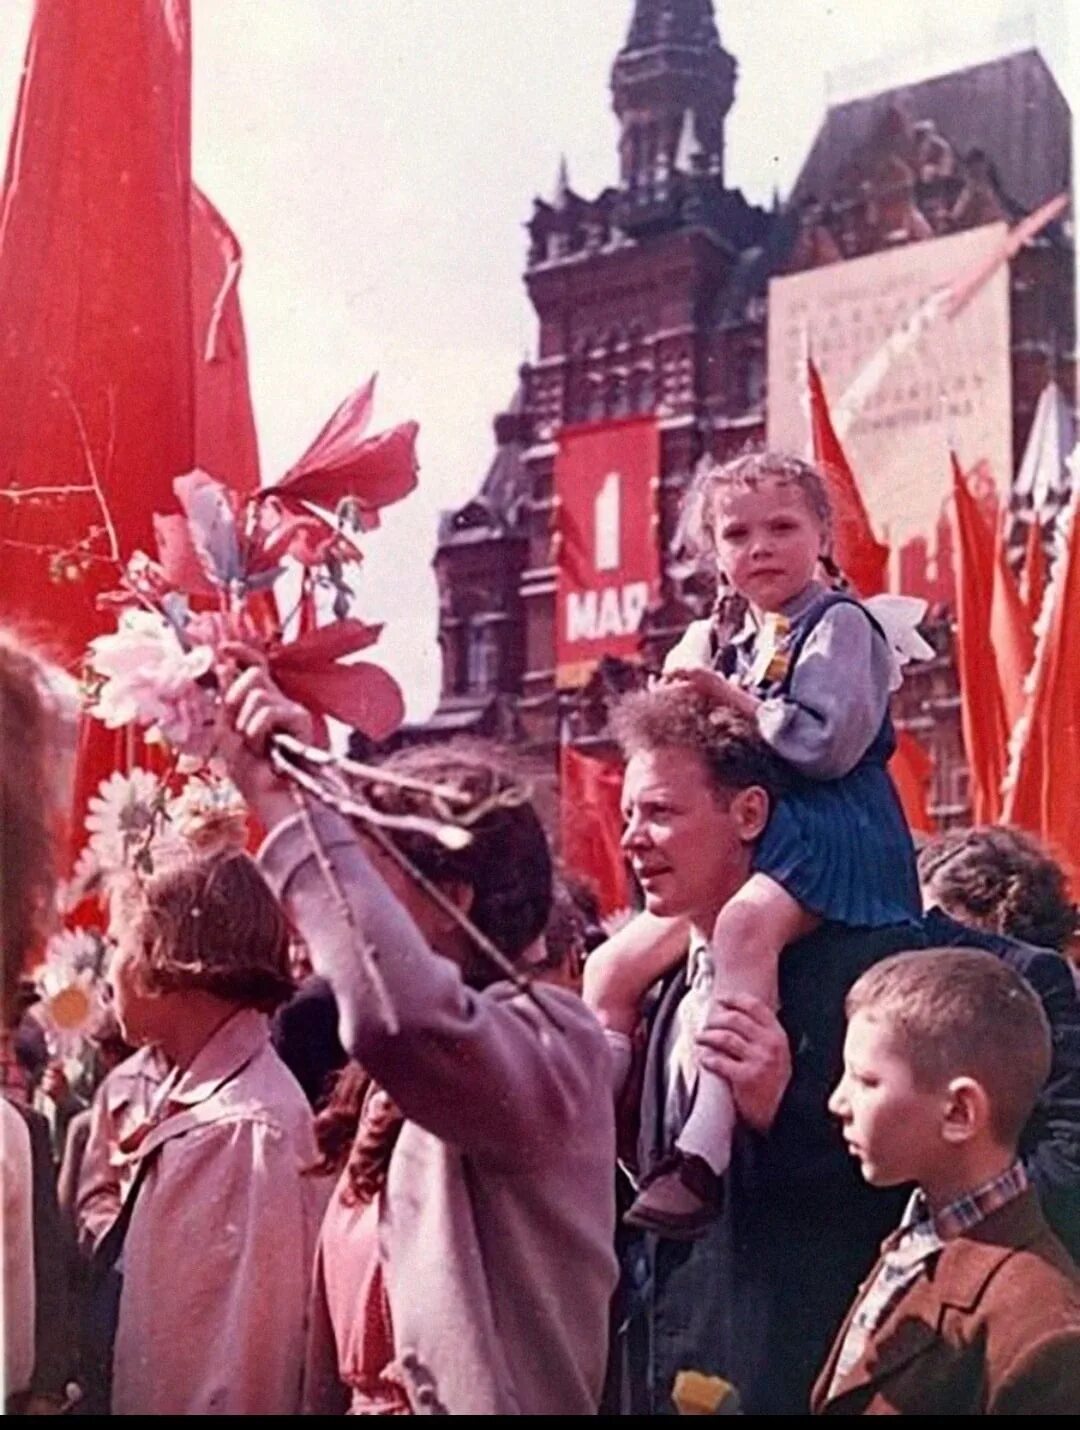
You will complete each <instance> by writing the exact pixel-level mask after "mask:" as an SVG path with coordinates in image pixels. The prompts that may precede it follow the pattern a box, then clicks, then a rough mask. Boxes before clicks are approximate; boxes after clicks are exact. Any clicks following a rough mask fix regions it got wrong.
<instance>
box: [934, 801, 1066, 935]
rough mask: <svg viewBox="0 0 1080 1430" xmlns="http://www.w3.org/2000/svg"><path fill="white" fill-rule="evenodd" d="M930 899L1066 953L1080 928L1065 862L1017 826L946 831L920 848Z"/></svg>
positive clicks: (958, 913)
mask: <svg viewBox="0 0 1080 1430" xmlns="http://www.w3.org/2000/svg"><path fill="white" fill-rule="evenodd" d="M919 878H920V880H921V881H922V884H923V887H924V888H925V889H926V890H927V892H928V894H929V896H930V898H932V899H933V901H934V902H935V903H938V904H940V905H941V906H942V907H943V908H944V909H946V910H947V911H948V912H949V913H952V914H955V915H956V917H957V918H959V919H961V920H963V919H964V918H965V917H967V918H970V919H972V920H973V921H974V922H975V923H977V924H980V925H983V926H989V927H990V928H992V929H994V930H996V931H997V932H998V933H1003V934H1007V935H1008V936H1009V937H1010V938H1016V939H1020V940H1021V941H1022V942H1024V943H1033V944H1037V945H1039V947H1041V948H1056V949H1060V950H1061V951H1062V952H1064V950H1065V948H1066V946H1067V945H1068V943H1069V940H1070V939H1071V938H1073V937H1074V936H1075V934H1076V933H1077V932H1078V931H1080V920H1078V918H1077V909H1076V905H1075V904H1073V903H1072V902H1071V901H1070V899H1069V895H1068V885H1067V881H1066V878H1065V874H1064V872H1063V870H1062V869H1061V866H1060V865H1059V864H1057V863H1056V862H1055V861H1054V860H1053V859H1052V858H1051V857H1050V855H1049V854H1047V853H1046V851H1045V850H1044V849H1042V848H1040V846H1039V844H1038V843H1037V842H1036V841H1035V840H1034V839H1032V838H1031V837H1030V836H1029V835H1027V834H1022V833H1021V832H1020V831H1019V830H1018V829H1003V828H1000V827H990V828H985V829H966V830H962V831H959V832H956V833H953V834H944V835H942V836H941V837H940V838H938V839H935V840H932V841H931V842H930V843H928V844H926V845H924V846H923V848H922V849H921V850H920V852H919Z"/></svg>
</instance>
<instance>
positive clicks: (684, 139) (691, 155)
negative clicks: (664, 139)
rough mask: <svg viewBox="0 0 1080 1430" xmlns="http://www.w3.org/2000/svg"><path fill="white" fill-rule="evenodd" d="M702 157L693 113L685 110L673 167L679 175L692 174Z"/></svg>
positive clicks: (690, 110)
mask: <svg viewBox="0 0 1080 1430" xmlns="http://www.w3.org/2000/svg"><path fill="white" fill-rule="evenodd" d="M701 157H702V148H701V145H700V144H699V143H698V137H697V121H696V119H695V117H694V111H693V110H692V109H687V110H686V111H685V112H684V113H683V122H682V129H681V130H680V132H679V145H678V148H677V149H676V150H675V167H676V169H678V170H679V172H680V173H681V174H693V173H694V172H695V171H696V170H697V161H698V160H699V159H700V158H701Z"/></svg>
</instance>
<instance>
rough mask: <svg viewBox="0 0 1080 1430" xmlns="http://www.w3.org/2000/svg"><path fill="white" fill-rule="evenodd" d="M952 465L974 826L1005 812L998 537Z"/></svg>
mask: <svg viewBox="0 0 1080 1430" xmlns="http://www.w3.org/2000/svg"><path fill="white" fill-rule="evenodd" d="M949 455H950V459H951V462H952V474H953V501H954V516H955V521H956V548H957V568H958V569H957V581H956V590H957V631H956V656H957V659H956V664H957V670H958V672H959V675H960V719H961V725H962V727H963V732H964V748H965V750H966V752H967V758H968V767H969V769H970V771H971V798H972V805H973V811H974V821H975V823H976V824H993V823H995V822H996V821H997V819H998V816H999V814H1000V813H1001V780H1002V776H1003V775H1004V773H1005V747H1006V741H1007V739H1008V725H1007V721H1006V715H1005V705H1004V701H1003V700H1002V695H1001V685H1000V682H999V680H998V674H997V663H996V661H995V659H994V646H993V641H992V638H991V634H990V611H991V605H992V601H993V589H994V564H995V563H994V554H995V553H994V536H993V533H992V532H991V530H990V528H989V527H988V526H987V524H986V521H985V520H984V518H983V515H982V512H981V511H980V510H979V507H978V504H977V502H976V501H975V498H974V497H973V496H972V495H971V492H970V491H969V490H968V486H967V483H966V482H965V481H964V476H963V473H962V472H961V470H960V463H959V462H958V461H957V459H956V453H955V452H952V453H950V454H949Z"/></svg>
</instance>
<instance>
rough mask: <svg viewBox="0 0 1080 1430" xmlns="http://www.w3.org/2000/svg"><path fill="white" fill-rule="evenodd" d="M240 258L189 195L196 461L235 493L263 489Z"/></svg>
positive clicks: (215, 217) (209, 213)
mask: <svg viewBox="0 0 1080 1430" xmlns="http://www.w3.org/2000/svg"><path fill="white" fill-rule="evenodd" d="M241 263H242V255H241V251H240V244H239V243H238V242H237V239H236V235H235V234H234V233H233V231H232V229H231V228H230V227H229V225H228V224H227V223H226V222H225V220H224V219H223V218H222V216H221V215H220V214H219V213H218V211H217V209H216V208H215V207H214V205H213V204H212V203H211V202H210V200H209V199H208V198H207V197H206V195H205V194H202V193H200V192H199V190H198V189H197V188H194V187H193V188H192V191H191V278H192V293H191V300H192V304H193V307H194V333H193V339H194V343H195V353H194V357H195V399H196V400H195V460H194V463H193V465H194V466H197V467H202V469H203V470H204V471H206V472H209V473H210V475H211V476H212V477H216V478H217V479H218V481H219V482H224V483H226V485H228V486H230V487H232V488H233V490H234V491H238V492H253V491H257V490H258V486H259V443H258V438H257V436H256V433H255V416H254V413H253V412H252V410H251V390H250V387H249V385H248V363H247V340H246V338H245V337H244V320H243V317H242V316H241V313H240V293H239V287H238V285H239V282H240V270H241Z"/></svg>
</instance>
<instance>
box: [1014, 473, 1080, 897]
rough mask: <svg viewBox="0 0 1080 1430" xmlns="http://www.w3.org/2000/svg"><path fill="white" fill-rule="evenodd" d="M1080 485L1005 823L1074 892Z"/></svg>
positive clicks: (1079, 862) (1077, 874)
mask: <svg viewBox="0 0 1080 1430" xmlns="http://www.w3.org/2000/svg"><path fill="white" fill-rule="evenodd" d="M1078 512H1080V486H1078V487H1077V488H1076V490H1075V491H1074V493H1073V498H1072V504H1071V508H1070V510H1069V511H1068V512H1066V513H1064V520H1063V530H1064V532H1065V535H1066V545H1065V548H1064V550H1063V552H1062V553H1061V555H1060V556H1059V557H1058V560H1057V564H1056V565H1055V567H1054V574H1053V577H1052V579H1051V589H1050V590H1049V591H1048V592H1047V601H1048V602H1049V606H1048V612H1047V624H1046V626H1045V628H1044V629H1043V630H1042V631H1041V632H1040V635H1039V645H1038V651H1037V654H1036V658H1035V669H1034V673H1033V689H1032V693H1031V696H1030V697H1029V700H1028V704H1027V709H1026V712H1025V720H1024V723H1023V725H1022V726H1021V731H1020V735H1019V742H1018V748H1017V751H1016V756H1015V760H1014V766H1013V768H1011V769H1010V771H1009V787H1008V789H1007V791H1006V796H1005V809H1004V816H1005V819H1006V820H1008V821H1009V823H1011V824H1017V825H1019V826H1020V827H1021V828H1023V829H1027V830H1030V831H1031V833H1033V834H1035V835H1037V836H1038V837H1039V838H1040V839H1041V840H1043V841H1044V842H1045V843H1046V844H1048V845H1050V847H1051V848H1052V849H1053V850H1054V852H1055V854H1057V855H1058V856H1060V857H1062V858H1063V859H1064V860H1065V863H1066V865H1067V866H1068V868H1069V872H1070V875H1071V878H1072V880H1073V889H1074V892H1075V891H1076V889H1077V880H1078V878H1080V799H1077V797H1076V787H1075V772H1076V770H1078V769H1080V647H1078V645H1077V641H1076V632H1075V629H1073V626H1074V623H1075V620H1076V612H1077V611H1078V610H1080V520H1078Z"/></svg>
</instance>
